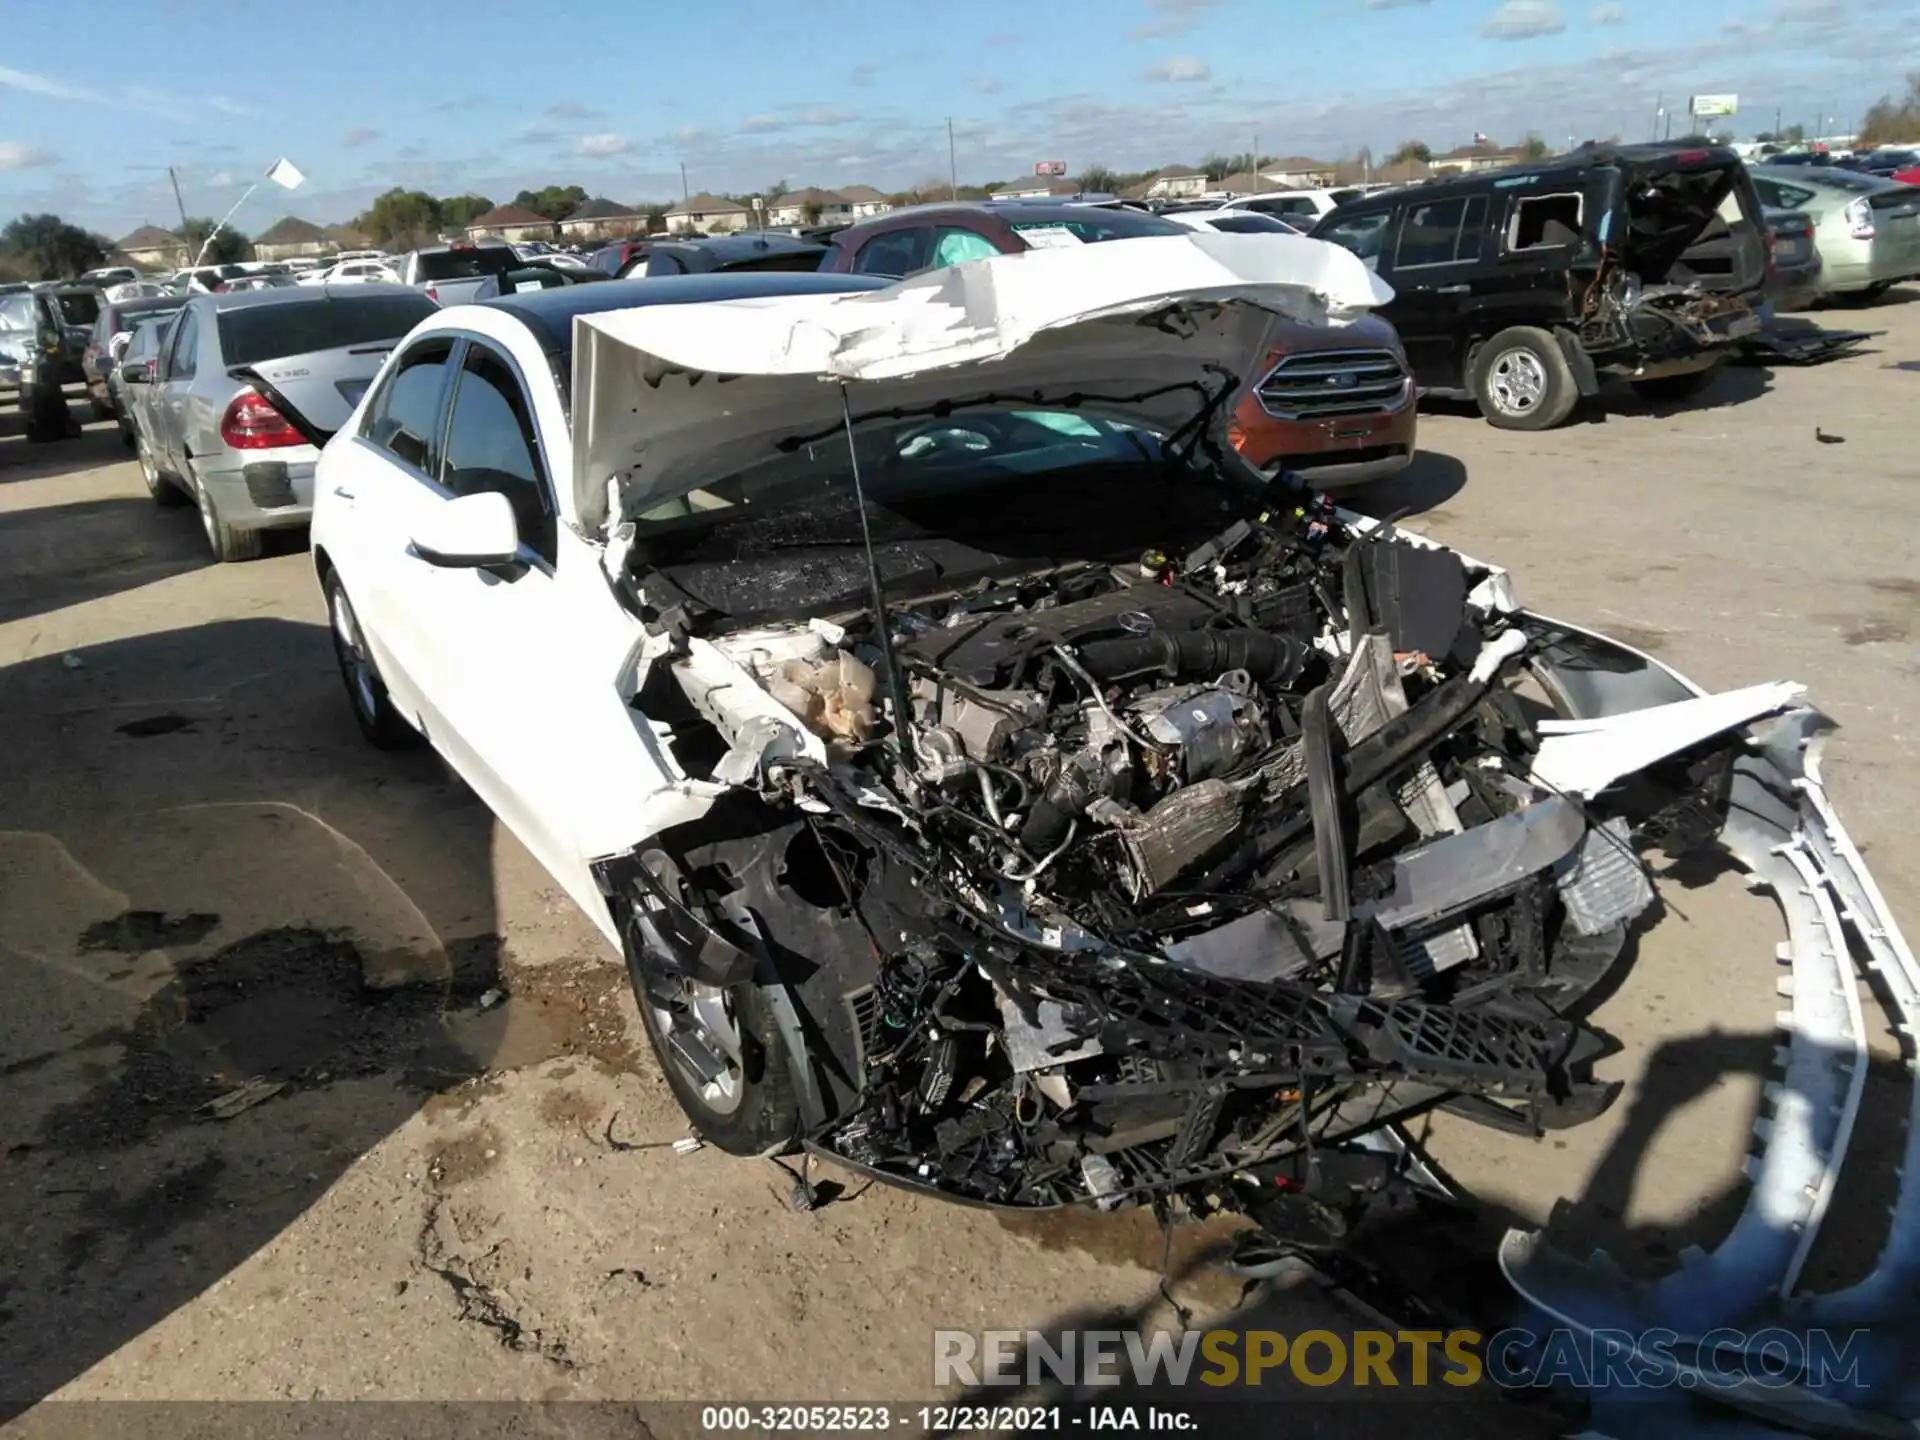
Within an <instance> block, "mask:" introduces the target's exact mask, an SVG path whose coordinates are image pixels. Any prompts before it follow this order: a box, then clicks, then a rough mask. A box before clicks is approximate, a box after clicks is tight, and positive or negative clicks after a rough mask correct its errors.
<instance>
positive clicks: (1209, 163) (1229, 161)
mask: <svg viewBox="0 0 1920 1440" xmlns="http://www.w3.org/2000/svg"><path fill="white" fill-rule="evenodd" d="M1233 161H1234V157H1233V156H1231V155H1222V154H1220V153H1219V152H1218V151H1216V152H1214V153H1213V154H1211V155H1208V156H1205V157H1204V158H1203V159H1202V160H1201V161H1200V169H1201V170H1202V171H1204V172H1205V173H1206V177H1207V178H1208V179H1209V180H1224V179H1226V178H1227V176H1229V175H1231V174H1232V173H1233Z"/></svg>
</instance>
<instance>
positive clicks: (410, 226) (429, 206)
mask: <svg viewBox="0 0 1920 1440" xmlns="http://www.w3.org/2000/svg"><path fill="white" fill-rule="evenodd" d="M353 228H354V229H356V230H358V231H360V232H361V234H363V235H367V236H369V237H371V238H372V239H374V240H376V241H378V242H379V243H380V244H382V245H396V244H398V243H399V242H400V241H402V240H406V239H410V238H414V237H417V236H420V235H426V236H429V237H431V236H434V235H437V234H438V233H439V231H440V202H439V201H438V200H436V199H435V198H434V197H433V196H431V195H429V194H427V192H426V191H424V190H402V189H401V188H400V187H399V186H397V185H396V186H395V187H394V188H393V189H391V190H388V191H387V192H386V193H384V194H382V195H379V196H376V197H375V198H374V202H373V204H371V205H369V206H368V207H367V208H366V210H365V211H364V212H362V213H361V214H360V215H359V216H357V217H356V218H355V220H354V222H353Z"/></svg>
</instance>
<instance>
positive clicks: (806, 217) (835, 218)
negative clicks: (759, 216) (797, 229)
mask: <svg viewBox="0 0 1920 1440" xmlns="http://www.w3.org/2000/svg"><path fill="white" fill-rule="evenodd" d="M852 220H853V206H852V204H851V203H850V202H849V201H848V199H847V197H846V196H844V195H842V194H840V193H839V192H838V191H837V190H822V189H820V188H819V187H818V186H814V185H809V186H807V187H806V188H805V189H804V190H795V191H793V192H792V193H791V194H788V195H775V196H774V197H773V198H772V199H770V200H769V201H767V224H769V225H778V226H787V225H845V224H848V223H850V222H851V221H852Z"/></svg>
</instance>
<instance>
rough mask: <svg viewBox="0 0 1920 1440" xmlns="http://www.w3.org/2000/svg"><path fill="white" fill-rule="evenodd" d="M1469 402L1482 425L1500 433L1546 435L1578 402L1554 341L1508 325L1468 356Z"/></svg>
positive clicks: (1527, 327)
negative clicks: (1484, 419)
mask: <svg viewBox="0 0 1920 1440" xmlns="http://www.w3.org/2000/svg"><path fill="white" fill-rule="evenodd" d="M1471 383H1472V385H1473V398H1474V401H1475V403H1476V404H1478V405H1479V407H1480V413H1481V414H1482V415H1484V416H1486V417H1487V423H1488V424H1489V425H1492V426H1494V427H1495V428H1496V429H1500V430H1551V429H1553V428H1554V426H1556V425H1562V424H1565V423H1566V419H1567V417H1568V416H1569V415H1571V414H1572V413H1573V407H1574V406H1575V405H1577V404H1579V403H1580V386H1579V385H1578V384H1577V383H1576V382H1575V380H1574V378H1573V367H1572V366H1571V365H1569V364H1568V363H1567V357H1566V355H1565V354H1564V353H1563V352H1562V351H1561V349H1560V342H1559V341H1557V340H1555V339H1554V338H1553V336H1551V335H1549V334H1548V333H1547V332H1546V331H1545V330H1541V329H1539V328H1538V327H1536V326H1533V325H1514V326H1510V327H1509V328H1507V329H1505V330H1502V331H1501V332H1500V333H1499V334H1498V335H1495V336H1494V337H1493V338H1492V339H1490V340H1488V341H1487V342H1486V343H1485V344H1483V345H1482V346H1481V347H1480V348H1479V350H1477V351H1476V352H1475V353H1474V357H1473V374H1472V376H1471Z"/></svg>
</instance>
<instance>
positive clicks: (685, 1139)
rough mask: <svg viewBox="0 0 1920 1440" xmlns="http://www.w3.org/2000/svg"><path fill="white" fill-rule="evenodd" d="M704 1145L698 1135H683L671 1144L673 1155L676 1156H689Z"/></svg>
mask: <svg viewBox="0 0 1920 1440" xmlns="http://www.w3.org/2000/svg"><path fill="white" fill-rule="evenodd" d="M705 1143H706V1142H704V1141H703V1140H701V1138H700V1137H699V1136H698V1135H684V1136H682V1137H681V1138H680V1139H678V1140H676V1141H674V1142H673V1153H674V1154H676V1155H691V1154H693V1152H694V1151H696V1150H698V1149H699V1148H700V1147H701V1146H702V1145H703V1144H705Z"/></svg>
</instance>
